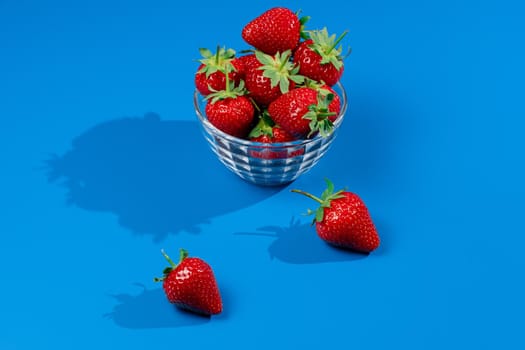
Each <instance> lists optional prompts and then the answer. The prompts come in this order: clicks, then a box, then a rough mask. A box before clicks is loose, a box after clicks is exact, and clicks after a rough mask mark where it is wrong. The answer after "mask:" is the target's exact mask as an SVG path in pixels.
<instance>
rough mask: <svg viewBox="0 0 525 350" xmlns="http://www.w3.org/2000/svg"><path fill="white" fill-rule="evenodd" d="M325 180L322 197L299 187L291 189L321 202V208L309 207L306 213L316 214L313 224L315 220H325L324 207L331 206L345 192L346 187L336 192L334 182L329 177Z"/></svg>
mask: <svg viewBox="0 0 525 350" xmlns="http://www.w3.org/2000/svg"><path fill="white" fill-rule="evenodd" d="M325 182H326V189H325V190H324V191H323V193H322V194H321V198H319V197H316V196H314V195H313V194H311V193H308V192H305V191H303V190H298V189H292V190H291V192H294V193H299V194H302V195H304V196H306V197H308V198H311V199H313V200H314V201H316V202H317V203H319V204H320V205H319V208H317V209H316V210H311V209H308V212H307V213H306V215H312V214H315V216H314V219H313V221H312V224H314V223H315V222H321V221H323V218H324V209H325V208H330V205H331V203H332V201H333V200H334V199H338V198H343V197H344V195H343V193H344V192H345V190H344V189H343V190H339V191H337V192H334V184H333V183H332V181H330V180H329V179H325Z"/></svg>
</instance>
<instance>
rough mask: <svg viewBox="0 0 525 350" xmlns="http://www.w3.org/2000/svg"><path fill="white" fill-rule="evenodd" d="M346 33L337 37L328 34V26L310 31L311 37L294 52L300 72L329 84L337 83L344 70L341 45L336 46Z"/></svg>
mask: <svg viewBox="0 0 525 350" xmlns="http://www.w3.org/2000/svg"><path fill="white" fill-rule="evenodd" d="M346 33H347V32H346V31H345V32H344V33H343V34H341V36H339V38H337V39H336V38H335V35H328V31H327V30H326V28H323V29H322V30H313V31H309V35H310V39H308V40H305V41H304V42H302V43H301V44H300V45H299V46H298V47H297V49H296V50H295V52H294V57H293V61H294V62H295V63H296V64H297V65H298V66H299V73H300V74H302V75H304V76H306V77H308V78H310V79H313V80H316V81H319V82H321V81H322V82H324V83H325V84H327V85H329V86H333V85H335V83H337V82H338V81H339V80H340V79H341V76H342V75H343V71H344V64H343V57H342V56H341V47H336V46H337V45H338V44H339V43H340V42H341V40H342V39H343V38H344V36H345V35H346Z"/></svg>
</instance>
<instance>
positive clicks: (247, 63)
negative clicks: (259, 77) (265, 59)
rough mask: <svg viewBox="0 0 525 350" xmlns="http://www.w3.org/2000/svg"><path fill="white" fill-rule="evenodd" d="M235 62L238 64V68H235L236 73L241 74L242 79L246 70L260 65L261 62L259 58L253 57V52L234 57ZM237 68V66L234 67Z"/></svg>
mask: <svg viewBox="0 0 525 350" xmlns="http://www.w3.org/2000/svg"><path fill="white" fill-rule="evenodd" d="M236 62H237V64H238V66H239V69H237V73H239V75H240V76H241V79H242V80H244V77H245V76H246V72H247V71H248V70H250V69H252V68H257V67H260V65H261V63H260V62H259V60H257V57H255V54H254V53H250V54H247V55H243V56H239V57H237V58H236ZM236 68H237V67H236Z"/></svg>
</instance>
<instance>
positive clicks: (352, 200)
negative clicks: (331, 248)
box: [292, 180, 380, 253]
mask: <svg viewBox="0 0 525 350" xmlns="http://www.w3.org/2000/svg"><path fill="white" fill-rule="evenodd" d="M326 183H327V186H328V187H327V189H326V190H325V191H324V192H323V194H322V195H321V198H318V197H316V196H314V195H312V194H310V193H307V192H304V191H301V190H295V189H294V190H292V192H296V193H300V194H303V195H305V196H307V197H309V198H311V199H313V200H315V201H316V202H318V203H319V204H320V206H319V208H318V209H317V210H316V211H312V210H310V209H309V210H308V214H315V219H314V222H315V227H316V231H317V234H318V236H319V237H320V238H321V239H323V240H324V241H326V242H328V243H330V244H333V245H336V246H340V247H343V248H347V249H351V250H356V251H360V252H365V253H369V252H371V251H373V250H374V249H376V248H377V247H378V246H379V243H380V239H379V235H378V234H377V231H376V228H375V226H374V223H373V222H372V218H371V217H370V214H369V212H368V209H367V207H366V206H365V204H364V202H363V201H362V200H361V198H359V196H358V195H357V194H355V193H352V192H347V191H344V190H340V191H337V192H335V193H334V185H333V184H332V182H331V181H330V180H326Z"/></svg>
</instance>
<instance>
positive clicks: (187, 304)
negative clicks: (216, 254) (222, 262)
mask: <svg viewBox="0 0 525 350" xmlns="http://www.w3.org/2000/svg"><path fill="white" fill-rule="evenodd" d="M162 255H163V256H164V258H165V259H166V260H167V261H168V263H169V264H170V266H169V267H167V268H166V269H164V276H163V277H161V278H155V279H154V281H155V282H162V287H163V289H164V292H165V293H166V297H167V298H168V301H169V302H170V303H172V304H175V305H176V306H178V307H180V308H183V309H186V310H189V311H192V312H195V313H199V314H203V315H216V314H219V313H221V312H222V299H221V295H220V292H219V288H218V286H217V281H216V280H215V276H214V274H213V270H212V268H211V267H210V265H208V263H206V262H205V261H204V260H202V259H200V258H196V257H188V252H187V251H186V250H184V249H181V250H180V260H179V263H178V264H175V263H174V262H173V260H171V258H170V257H169V256H168V255H167V254H166V253H165V252H164V251H163V250H162Z"/></svg>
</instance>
